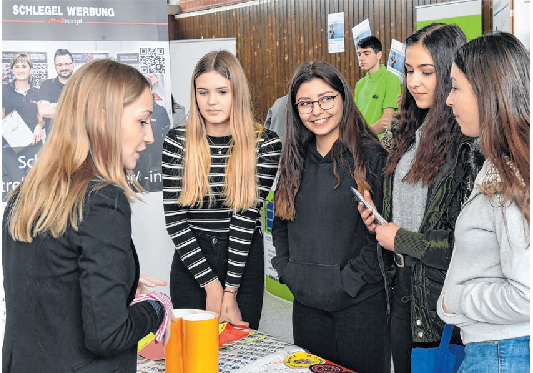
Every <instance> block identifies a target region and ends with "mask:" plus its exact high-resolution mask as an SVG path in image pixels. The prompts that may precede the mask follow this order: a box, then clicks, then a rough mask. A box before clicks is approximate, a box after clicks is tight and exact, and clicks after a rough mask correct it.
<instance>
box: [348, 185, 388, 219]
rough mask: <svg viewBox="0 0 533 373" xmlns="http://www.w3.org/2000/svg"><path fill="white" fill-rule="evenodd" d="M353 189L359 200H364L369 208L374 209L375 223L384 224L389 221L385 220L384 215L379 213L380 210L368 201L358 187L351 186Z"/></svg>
mask: <svg viewBox="0 0 533 373" xmlns="http://www.w3.org/2000/svg"><path fill="white" fill-rule="evenodd" d="M351 189H352V192H353V194H355V197H356V198H357V199H358V200H359V201H361V202H363V203H364V205H365V207H366V208H367V209H370V210H372V214H373V215H374V218H375V219H374V223H376V224H379V225H383V224H385V223H387V222H386V221H385V219H383V217H382V216H381V215H380V214H379V212H377V211H376V209H375V208H373V207H372V205H371V204H370V203H368V201H367V200H366V199H365V198H364V197H363V196H362V194H361V193H359V191H358V190H357V189H355V188H353V187H351Z"/></svg>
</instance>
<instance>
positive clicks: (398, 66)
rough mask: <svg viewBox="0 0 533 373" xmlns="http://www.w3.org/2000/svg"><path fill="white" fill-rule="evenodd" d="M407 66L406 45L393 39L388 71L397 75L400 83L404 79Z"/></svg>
mask: <svg viewBox="0 0 533 373" xmlns="http://www.w3.org/2000/svg"><path fill="white" fill-rule="evenodd" d="M404 64H405V44H404V43H401V42H399V41H398V40H396V39H392V42H391V48H390V53H389V59H388V61H387V70H389V71H390V72H391V73H393V74H395V75H396V76H397V77H398V79H400V82H402V83H403V79H404Z"/></svg>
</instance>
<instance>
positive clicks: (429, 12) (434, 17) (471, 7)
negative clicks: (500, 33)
mask: <svg viewBox="0 0 533 373" xmlns="http://www.w3.org/2000/svg"><path fill="white" fill-rule="evenodd" d="M433 22H442V23H448V24H453V25H457V26H459V27H460V28H461V30H463V32H464V33H465V35H466V38H467V39H468V40H472V39H475V38H477V37H478V36H481V33H482V30H481V0H458V1H449V2H445V3H437V4H431V5H420V6H417V7H416V29H417V30H420V29H421V28H422V27H424V26H426V25H429V24H430V23H433Z"/></svg>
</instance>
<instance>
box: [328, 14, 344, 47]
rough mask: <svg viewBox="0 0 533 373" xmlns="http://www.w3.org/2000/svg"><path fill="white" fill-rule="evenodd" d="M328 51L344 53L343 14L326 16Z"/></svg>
mask: <svg viewBox="0 0 533 373" xmlns="http://www.w3.org/2000/svg"><path fill="white" fill-rule="evenodd" d="M328 50H329V53H342V52H344V12H342V13H331V14H328Z"/></svg>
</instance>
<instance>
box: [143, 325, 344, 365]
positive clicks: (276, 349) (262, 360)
mask: <svg viewBox="0 0 533 373" xmlns="http://www.w3.org/2000/svg"><path fill="white" fill-rule="evenodd" d="M294 352H305V351H304V349H302V348H300V347H298V346H295V345H293V344H290V343H287V342H284V341H281V340H279V339H277V338H275V337H272V336H270V335H267V334H265V333H262V332H259V331H255V330H254V331H252V333H251V334H250V335H248V336H246V337H244V338H241V339H238V340H236V341H233V342H229V343H227V344H225V345H224V346H223V347H221V348H220V349H219V362H218V366H219V370H218V371H219V373H230V372H231V373H234V372H238V373H267V372H268V373H271V372H278V373H282V372H283V373H285V372H291V373H300V372H302V373H303V372H306V373H309V372H310V370H309V367H302V368H290V367H288V366H287V365H286V364H285V358H286V357H287V356H288V355H290V354H292V353H294ZM339 371H342V372H351V371H349V370H344V369H343V370H339ZM153 372H157V373H162V372H165V361H164V360H156V361H151V360H147V359H145V358H143V357H141V356H138V360H137V373H153Z"/></svg>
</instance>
